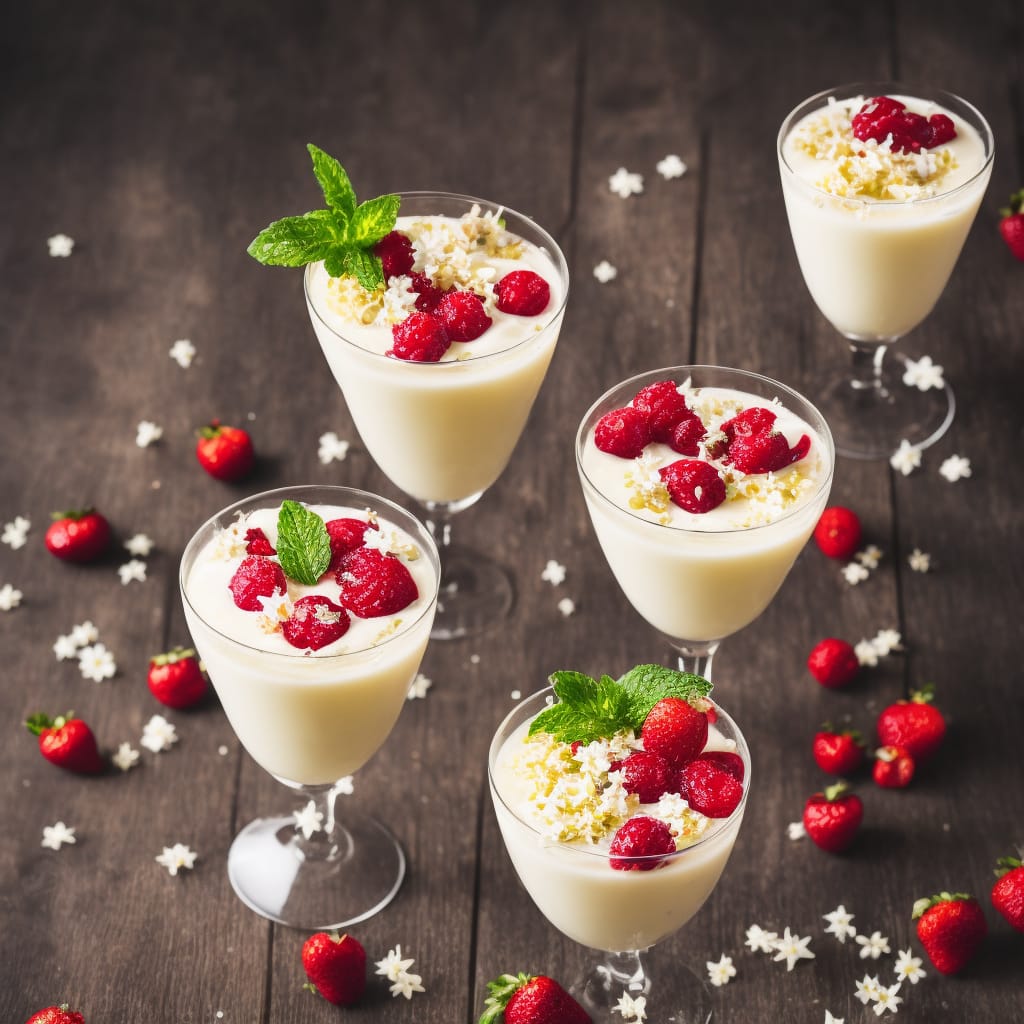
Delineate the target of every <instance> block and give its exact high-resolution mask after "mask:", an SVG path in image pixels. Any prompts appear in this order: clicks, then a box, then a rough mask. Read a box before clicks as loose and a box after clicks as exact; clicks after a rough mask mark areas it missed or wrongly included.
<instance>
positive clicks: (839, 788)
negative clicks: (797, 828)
mask: <svg viewBox="0 0 1024 1024" xmlns="http://www.w3.org/2000/svg"><path fill="white" fill-rule="evenodd" d="M863 817H864V805H863V804H862V803H861V799H860V797H859V796H857V795H856V794H855V793H850V792H848V791H847V787H846V783H845V782H837V783H836V784H835V785H833V786H829V787H828V788H827V789H826V790H825V791H824V792H823V793H815V794H814V796H812V797H810V798H809V799H808V801H807V803H806V804H805V805H804V828H805V829H806V830H807V834H808V835H809V836H810V837H811V839H812V841H813V842H814V844H815V846H820V847H821V849H823V850H827V851H828V852H829V853H841V852H842V851H843V850H845V849H846V848H847V847H848V846H849V845H850V844H851V843H852V842H853V840H854V839H855V838H856V836H857V830H858V829H859V828H860V823H861V819H862V818H863Z"/></svg>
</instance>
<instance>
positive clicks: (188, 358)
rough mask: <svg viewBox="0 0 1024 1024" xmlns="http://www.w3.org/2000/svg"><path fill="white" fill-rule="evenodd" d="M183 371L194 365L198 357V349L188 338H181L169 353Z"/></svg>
mask: <svg viewBox="0 0 1024 1024" xmlns="http://www.w3.org/2000/svg"><path fill="white" fill-rule="evenodd" d="M167 354H168V355H169V356H170V357H171V358H172V359H173V360H174V361H175V362H176V363H177V364H178V365H179V366H180V367H181V368H182V369H183V370H187V369H188V368H189V367H190V366H191V365H192V360H193V359H195V357H196V347H195V345H193V344H192V342H191V341H189V340H188V338H179V339H178V340H177V341H176V342H175V343H174V344H173V345H172V346H171V347H170V350H169V351H168V353H167Z"/></svg>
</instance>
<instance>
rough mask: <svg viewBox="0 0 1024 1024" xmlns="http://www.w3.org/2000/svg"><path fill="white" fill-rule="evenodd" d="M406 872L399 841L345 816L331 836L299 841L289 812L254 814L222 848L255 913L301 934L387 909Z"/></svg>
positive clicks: (373, 824) (373, 823)
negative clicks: (275, 815)
mask: <svg viewBox="0 0 1024 1024" xmlns="http://www.w3.org/2000/svg"><path fill="white" fill-rule="evenodd" d="M404 877H405V854H404V853H403V852H402V848H401V846H399V844H398V840H397V839H395V837H394V836H393V835H392V834H391V833H390V832H389V831H388V830H387V829H386V828H385V827H384V826H383V825H382V824H381V823H380V822H379V821H377V820H376V819H375V818H371V817H368V816H366V815H357V814H346V817H345V826H344V828H342V827H341V826H340V825H336V826H335V828H334V830H333V833H332V835H331V836H330V837H327V836H326V834H324V833H317V834H315V836H314V838H313V839H312V840H303V839H302V837H301V834H300V833H298V832H296V830H295V820H294V818H292V817H290V816H289V817H281V818H257V819H256V820H255V821H253V822H251V823H250V824H248V825H247V826H246V827H245V828H244V829H242V831H241V832H239V833H238V835H237V836H236V837H235V841H234V842H233V843H232V844H231V849H230V850H229V851H228V878H229V879H230V881H231V885H232V887H233V888H234V890H235V893H236V894H237V896H238V898H239V899H240V900H241V901H242V902H243V903H244V904H245V905H246V906H247V907H249V908H250V909H252V910H255V911H256V913H257V914H260V915H262V916H263V917H267V918H269V919H270V920H271V921H277V922H278V923H279V924H283V925H287V926H288V927H289V928H301V929H302V930H303V931H310V932H314V931H330V930H333V929H335V928H345V927H347V926H349V925H352V924H355V923H356V922H358V921H365V920H366V919H367V918H368V917H372V916H373V915H374V914H376V913H377V912H378V911H380V910H382V909H383V908H384V907H386V906H387V905H388V904H389V903H390V902H391V901H392V900H393V899H394V898H395V894H396V893H397V892H398V889H399V887H400V886H401V884H402V879H403V878H404Z"/></svg>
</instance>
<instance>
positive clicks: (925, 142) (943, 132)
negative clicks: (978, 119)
mask: <svg viewBox="0 0 1024 1024" xmlns="http://www.w3.org/2000/svg"><path fill="white" fill-rule="evenodd" d="M851 123H852V125H853V134H854V137H855V138H858V139H860V140H861V141H862V142H867V140H868V139H874V140H875V141H876V142H884V141H885V140H886V139H887V138H888V137H889V136H890V135H891V136H892V148H893V150H894V151H895V152H900V151H903V152H910V153H917V152H920V150H921V149H922V148H923V149H934V148H935V147H936V146H941V145H942V143H944V142H949V141H950V140H951V139H954V138H956V128H955V127H954V125H953V122H952V121H951V120H950V119H949V118H948V117H947V116H946V115H945V114H932V115H931V117H929V118H927V119H925V117H924V116H923V115H921V114H915V113H914V112H913V111H911V110H907V109H906V107H905V106H904V104H903V103H901V102H900V101H899V100H894V99H892V98H891V97H889V96H875V97H872V98H871V99H869V100H868V101H867V102H866V103H865V104H864V106H862V107H861V108H860V110H859V111H857V113H856V114H854V115H853V120H852V122H851Z"/></svg>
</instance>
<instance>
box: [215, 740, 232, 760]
mask: <svg viewBox="0 0 1024 1024" xmlns="http://www.w3.org/2000/svg"><path fill="white" fill-rule="evenodd" d="M217 753H218V754H220V756H221V757H227V756H228V754H230V753H231V751H230V749H229V748H228V746H227V744H226V743H222V744H221V745H220V746H219V747H218V748H217Z"/></svg>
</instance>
